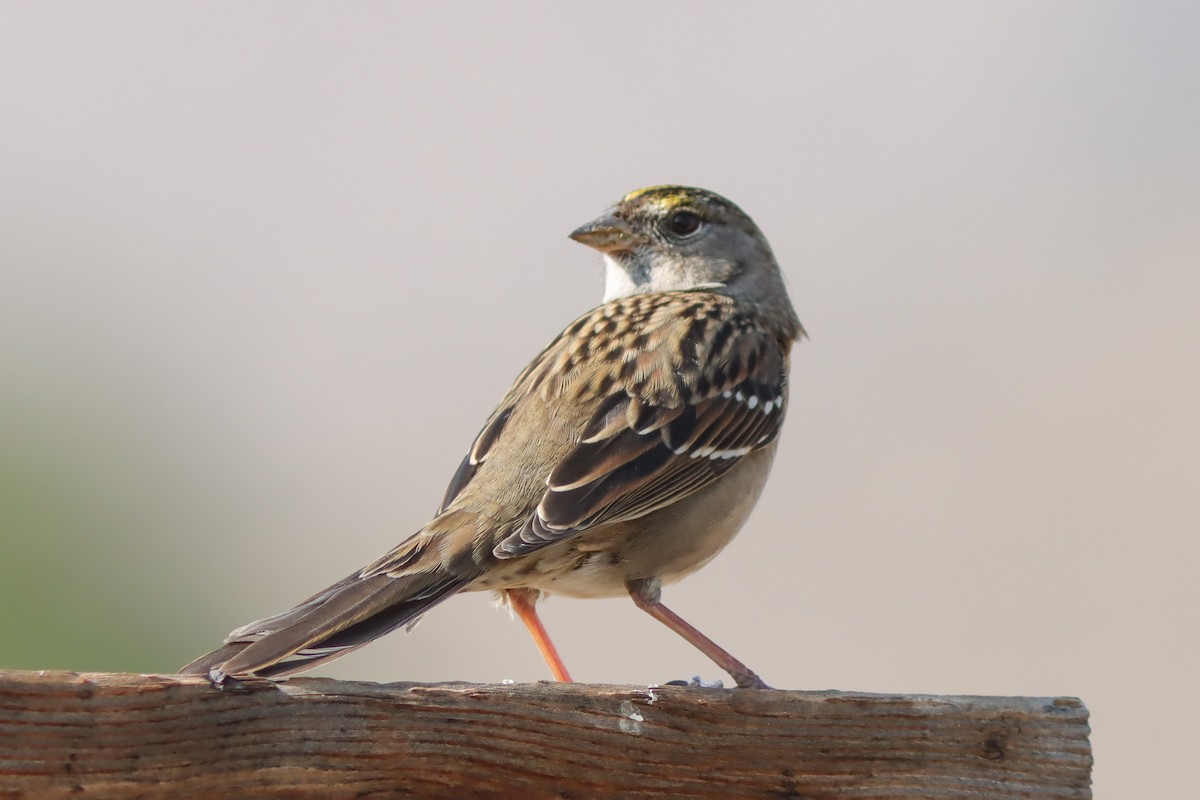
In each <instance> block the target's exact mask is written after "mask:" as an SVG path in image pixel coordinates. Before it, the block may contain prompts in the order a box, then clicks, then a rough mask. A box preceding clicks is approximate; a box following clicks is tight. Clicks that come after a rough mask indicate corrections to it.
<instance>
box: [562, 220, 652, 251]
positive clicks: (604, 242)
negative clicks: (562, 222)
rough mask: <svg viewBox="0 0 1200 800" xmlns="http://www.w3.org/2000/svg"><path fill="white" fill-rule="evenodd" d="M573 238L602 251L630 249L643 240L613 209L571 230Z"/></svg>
mask: <svg viewBox="0 0 1200 800" xmlns="http://www.w3.org/2000/svg"><path fill="white" fill-rule="evenodd" d="M571 238H572V239H574V240H575V241H577V242H579V243H580V244H586V245H587V246H588V247H594V248H596V249H597V250H599V251H600V252H601V253H615V252H617V251H619V250H629V249H631V248H632V247H633V246H634V245H637V244H639V243H640V242H641V237H639V236H637V235H636V234H635V233H634V230H633V228H631V227H630V226H629V223H628V222H626V221H625V220H623V219H621V218H619V217H617V216H616V214H614V213H612V212H611V211H610V212H609V213H607V214H605V215H604V216H602V217H599V218H598V219H594V220H592V221H591V222H589V223H587V224H586V225H581V226H579V227H578V228H576V229H575V230H573V231H571Z"/></svg>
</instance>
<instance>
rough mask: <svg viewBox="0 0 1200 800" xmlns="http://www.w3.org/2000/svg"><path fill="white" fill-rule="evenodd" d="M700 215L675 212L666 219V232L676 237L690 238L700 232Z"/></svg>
mask: <svg viewBox="0 0 1200 800" xmlns="http://www.w3.org/2000/svg"><path fill="white" fill-rule="evenodd" d="M700 223H701V219H700V215H699V214H697V213H695V212H693V211H676V212H675V213H674V214H672V215H671V216H670V217H668V218H667V230H668V231H670V232H671V233H673V234H675V235H676V236H691V235H692V234H693V233H695V232H696V231H698V230H700Z"/></svg>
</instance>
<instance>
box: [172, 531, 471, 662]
mask: <svg viewBox="0 0 1200 800" xmlns="http://www.w3.org/2000/svg"><path fill="white" fill-rule="evenodd" d="M414 549H417V548H414ZM424 549H425V548H424V547H421V548H420V550H422V551H423V550H424ZM397 550H399V548H397ZM394 552H395V551H394ZM431 555H432V553H431ZM422 561H423V562H426V563H420V562H422ZM430 561H432V562H433V563H428V562H430ZM413 562H417V563H413ZM405 566H406V567H408V569H402V570H400V571H399V574H397V573H395V572H380V571H375V572H368V571H366V570H364V571H359V572H356V573H354V574H353V575H350V576H348V577H346V578H345V579H343V580H341V581H338V582H337V583H335V584H334V585H333V586H330V587H329V588H328V589H325V590H324V591H321V592H318V593H317V594H315V595H313V596H312V597H310V598H309V599H308V600H306V601H304V602H303V603H301V604H300V605H298V606H296V607H295V608H292V609H290V610H288V611H285V612H283V613H281V614H275V615H274V616H271V617H267V618H265V619H261V620H258V621H256V622H252V623H250V624H248V625H243V626H242V627H240V628H238V629H237V630H235V631H233V632H232V633H231V634H229V637H228V638H226V640H225V644H224V645H223V646H221V647H219V648H217V649H216V650H213V651H212V652H211V653H206V654H205V655H203V656H200V657H199V658H197V659H196V660H195V661H192V662H191V663H190V664H188V665H187V666H185V667H183V668H182V669H181V670H180V673H181V674H185V675H205V674H212V673H213V671H214V670H215V671H216V672H218V673H220V674H221V675H233V676H239V675H241V676H249V675H254V676H257V677H263V678H270V677H280V676H283V675H289V674H292V673H295V672H302V671H304V670H307V669H311V668H312V667H315V666H317V665H318V664H321V663H323V662H325V661H329V660H331V659H334V658H337V657H338V656H342V655H345V654H346V653H349V652H350V651H351V650H355V649H357V648H359V647H361V646H363V645H364V644H367V643H368V642H371V641H373V640H375V639H377V638H379V637H380V636H383V635H384V634H386V633H390V632H391V631H393V630H395V629H396V628H399V627H402V626H404V625H411V624H414V623H415V622H416V620H417V619H418V618H419V617H420V616H421V615H422V614H424V613H425V612H426V611H428V610H429V609H430V608H432V607H433V606H435V605H437V604H438V603H440V602H441V601H442V600H445V599H446V598H447V597H449V596H451V595H452V594H454V593H455V592H458V591H459V590H460V589H462V588H463V587H465V586H466V585H467V584H468V583H470V582H471V580H472V579H474V577H475V576H474V575H473V574H465V575H464V574H457V573H455V572H451V571H450V570H447V569H446V568H445V567H444V566H442V564H441V563H440V562H439V561H438V560H434V559H433V558H428V559H419V558H413V559H411V560H410V561H409V563H407V564H406V565H405Z"/></svg>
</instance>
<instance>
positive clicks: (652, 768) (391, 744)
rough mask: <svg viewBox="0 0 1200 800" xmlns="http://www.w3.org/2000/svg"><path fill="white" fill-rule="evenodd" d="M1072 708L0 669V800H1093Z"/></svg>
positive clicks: (901, 698)
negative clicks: (225, 681)
mask: <svg viewBox="0 0 1200 800" xmlns="http://www.w3.org/2000/svg"><path fill="white" fill-rule="evenodd" d="M1088 733H1089V729H1088V714H1087V709H1086V708H1085V707H1084V706H1083V704H1082V703H1081V702H1080V701H1079V700H1076V699H1074V698H1061V697H1060V698H1029V697H937V696H925V695H872V694H860V693H853V692H795V691H777V690H714V689H694V688H676V687H665V688H655V689H643V688H635V687H628V686H601V685H584V684H540V683H539V684H522V685H480V684H460V683H447V684H411V683H396V684H386V685H384V684H373V683H351V682H341V681H332V680H325V679H315V678H310V679H293V680H291V681H289V682H287V683H285V684H270V683H265V682H256V683H254V684H245V685H243V686H242V687H240V688H226V689H223V690H218V689H214V688H212V687H211V686H210V685H209V684H208V682H207V681H206V680H204V679H201V678H190V677H189V678H183V677H178V676H160V675H127V674H100V673H71V672H3V671H0V798H18V797H19V798H26V797H29V798H66V797H80V796H82V797H87V798H122V799H124V798H150V797H169V798H185V799H186V798H205V799H206V800H207V799H208V798H225V797H234V798H236V797H286V798H310V797H312V798H315V797H321V798H358V797H371V798H390V797H428V798H456V799H458V798H476V797H479V798H564V799H565V798H679V797H697V798H757V797H762V798H793V799H794V800H800V799H801V798H804V799H805V800H817V798H884V797H886V798H985V797H986V798H1037V799H1038V800H1041V799H1042V798H1090V797H1091V789H1090V770H1091V763H1092V758H1091V750H1090V747H1089V743H1088Z"/></svg>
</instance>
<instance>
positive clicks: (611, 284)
mask: <svg viewBox="0 0 1200 800" xmlns="http://www.w3.org/2000/svg"><path fill="white" fill-rule="evenodd" d="M637 291H638V285H637V284H636V283H634V282H633V279H632V278H630V277H629V273H628V272H626V271H625V270H624V268H622V267H621V265H620V264H618V263H617V262H616V261H614V260H613V257H612V256H610V255H608V254H607V253H605V254H604V302H606V303H607V302H609V301H610V300H616V299H617V298H618V297H628V296H629V295H631V294H636V293H637Z"/></svg>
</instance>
